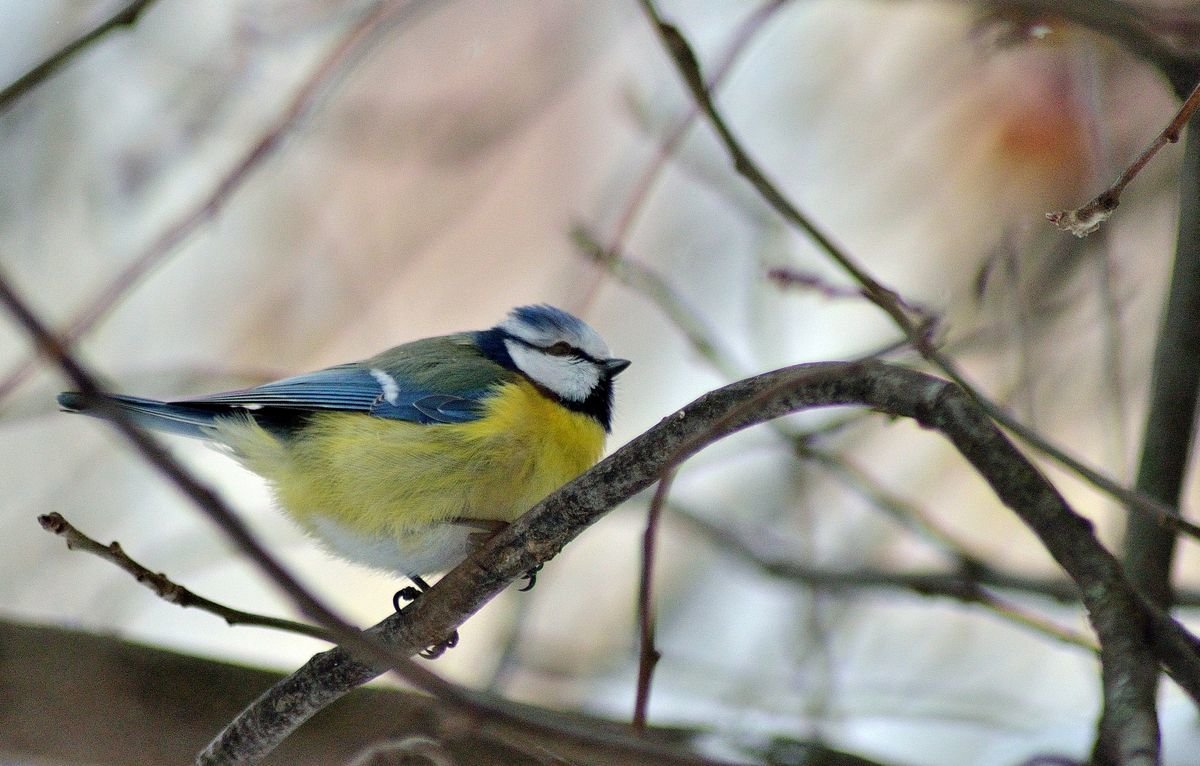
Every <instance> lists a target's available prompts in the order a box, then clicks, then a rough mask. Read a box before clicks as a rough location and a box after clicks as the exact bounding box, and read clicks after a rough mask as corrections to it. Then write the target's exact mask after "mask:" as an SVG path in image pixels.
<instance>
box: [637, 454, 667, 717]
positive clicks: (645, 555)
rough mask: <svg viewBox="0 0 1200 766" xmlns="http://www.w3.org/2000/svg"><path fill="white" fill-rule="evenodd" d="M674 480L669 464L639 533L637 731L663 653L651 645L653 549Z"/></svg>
mask: <svg viewBox="0 0 1200 766" xmlns="http://www.w3.org/2000/svg"><path fill="white" fill-rule="evenodd" d="M674 480H675V470H674V466H672V465H671V464H668V465H667V466H666V467H664V469H663V473H662V477H661V478H659V480H658V486H657V487H655V488H654V497H653V499H651V501H650V508H649V510H648V511H647V513H646V529H645V531H644V532H642V566H641V581H640V582H639V585H638V635H639V641H638V646H639V649H638V676H637V691H636V694H635V699H634V705H633V730H634V731H636V732H638V733H639V734H641V733H643V732H645V731H646V718H647V714H648V710H649V707H650V682H651V680H652V679H653V677H654V668H655V666H656V665H658V661H659V660H660V659H662V653H661V652H659V651H658V649H657V647H655V645H654V604H653V596H654V550H655V545H656V543H657V542H658V527H659V523H660V521H661V520H662V511H663V505H664V503H666V500H667V496H668V494H670V492H671V484H672V483H673V482H674Z"/></svg>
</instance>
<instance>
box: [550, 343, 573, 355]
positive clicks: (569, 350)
mask: <svg viewBox="0 0 1200 766" xmlns="http://www.w3.org/2000/svg"><path fill="white" fill-rule="evenodd" d="M546 353H547V354H549V355H550V356H570V355H571V354H573V353H575V348H574V347H573V346H572V345H571V344H570V343H567V342H566V341H565V340H560V341H559V342H557V343H555V344H554V345H552V346H548V347H547V348H546Z"/></svg>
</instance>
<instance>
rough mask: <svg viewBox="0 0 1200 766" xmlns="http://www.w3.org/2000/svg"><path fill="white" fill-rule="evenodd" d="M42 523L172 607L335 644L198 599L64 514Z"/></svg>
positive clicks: (295, 626)
mask: <svg viewBox="0 0 1200 766" xmlns="http://www.w3.org/2000/svg"><path fill="white" fill-rule="evenodd" d="M38 523H39V524H41V525H42V529H44V530H46V531H47V532H50V533H52V534H55V535H58V536H59V537H61V538H63V540H65V541H66V543H67V547H68V548H70V549H72V550H80V551H84V552H86V553H91V554H93V555H95V556H99V557H100V558H102V559H104V560H105V561H108V562H109V563H112V564H116V565H117V566H118V567H120V568H121V569H123V570H125V571H126V572H128V573H129V574H131V575H133V578H134V579H135V580H137V581H138V582H139V583H141V584H142V585H145V586H146V587H147V588H149V589H150V590H152V591H154V592H155V593H156V594H157V595H158V597H159V598H161V599H162V600H163V601H166V602H167V603H169V604H175V605H176V606H182V607H184V608H185V609H186V608H188V607H192V608H195V609H200V610H202V611H205V612H208V613H210V614H215V615H216V616H217V617H220V618H221V619H223V620H225V622H227V623H228V624H230V625H255V626H258V627H260V628H274V629H276V630H286V631H288V632H291V633H298V634H300V635H302V636H309V637H311V638H318V639H320V640H322V641H329V642H331V643H332V642H333V641H334V638H333V636H331V635H330V633H329V631H327V630H323V629H322V628H318V627H316V626H315V625H308V624H306V623H303V622H296V621H295V620H286V619H283V618H282V617H268V616H266V615H261V614H254V613H252V612H243V611H242V610H240V609H233V608H230V607H228V606H225V605H224V604H219V603H217V602H216V601H212V600H211V599H207V598H204V597H203V596H199V595H196V594H195V593H193V592H192V591H190V590H188V589H187V588H185V587H183V586H182V585H179V584H178V583H176V582H173V581H172V580H171V579H170V578H168V577H167V576H166V575H165V574H162V573H160V572H152V571H150V570H149V569H147V568H146V567H144V566H142V565H141V564H139V563H138V562H136V561H134V560H133V559H132V558H130V557H129V555H128V554H126V553H125V551H124V549H123V548H122V547H121V544H120V543H118V542H111V543H109V544H108V545H104V544H103V543H100V542H97V541H96V540H93V539H92V538H90V537H88V536H87V535H85V534H84V533H82V532H80V531H79V530H78V529H77V528H76V527H75V526H74V525H72V524H71V522H69V521H67V520H66V519H65V518H63V516H62V514H59V513H48V514H45V515H44V516H38Z"/></svg>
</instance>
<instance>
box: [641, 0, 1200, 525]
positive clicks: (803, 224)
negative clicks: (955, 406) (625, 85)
mask: <svg viewBox="0 0 1200 766" xmlns="http://www.w3.org/2000/svg"><path fill="white" fill-rule="evenodd" d="M641 3H642V6H643V8H644V9H645V11H646V15H647V16H648V17H649V19H650V21H651V23H652V24H653V25H654V27H655V29H656V30H657V32H658V34H659V36H660V38H661V39H662V41H663V45H664V47H665V48H666V49H667V51H668V52H669V54H670V56H671V58H672V60H673V61H674V63H675V66H676V68H677V69H678V70H679V73H680V76H681V77H682V78H683V80H684V82H685V83H686V84H687V86H688V88H689V90H690V91H691V93H692V96H693V98H695V99H696V101H697V103H699V104H701V106H702V111H703V113H704V114H705V116H706V117H707V118H708V121H709V124H710V125H711V126H712V128H713V130H715V131H716V132H717V135H718V137H719V138H720V139H721V143H722V144H723V145H724V147H725V151H726V153H728V154H729V156H730V158H731V160H732V161H733V164H734V169H735V170H736V171H737V172H738V173H740V174H741V175H742V176H743V177H744V178H746V180H747V181H748V182H749V183H750V184H751V185H752V186H753V187H754V189H755V190H756V191H757V192H758V193H759V195H761V196H762V198H763V199H764V200H766V201H767V202H768V203H769V204H770V205H771V207H772V208H774V209H775V210H776V212H777V213H778V214H779V215H780V216H781V217H782V218H783V219H784V220H786V221H788V222H789V223H791V224H792V225H793V226H795V227H796V228H798V229H800V230H801V231H804V232H805V233H807V234H808V235H809V236H810V237H811V238H812V240H813V242H815V243H816V244H817V245H818V246H819V247H820V248H821V249H822V250H824V251H825V253H826V254H827V255H828V256H829V257H830V258H831V259H833V260H834V261H835V262H836V263H838V264H839V265H841V266H842V267H843V269H844V270H845V271H846V272H847V273H848V274H850V276H851V277H853V278H854V279H855V280H856V281H857V282H858V283H859V285H860V287H861V288H862V293H863V296H864V297H865V298H867V299H868V300H870V301H871V302H872V303H874V304H875V305H876V306H878V307H879V308H880V309H882V310H883V311H884V312H885V313H886V314H887V315H888V316H889V317H891V319H892V320H893V321H894V322H895V323H896V325H897V327H899V328H900V330H901V331H902V332H903V333H904V334H905V336H906V337H907V338H908V341H909V343H911V344H912V346H913V347H914V348H915V349H916V350H917V351H918V352H919V353H920V354H921V356H922V357H924V358H925V359H927V360H928V361H929V362H931V363H932V364H934V365H936V366H937V367H938V368H939V369H940V370H942V371H943V372H944V373H945V374H946V375H947V376H948V377H949V378H950V379H951V380H953V381H954V382H955V383H956V384H958V386H959V387H960V388H962V389H963V391H965V392H966V393H967V394H969V395H970V396H971V397H972V398H973V399H975V400H976V402H977V403H979V404H980V406H982V407H983V408H984V409H985V410H986V412H987V414H988V415H989V416H991V417H992V418H994V419H995V420H996V421H997V422H998V423H1000V424H1001V425H1003V426H1004V427H1005V428H1008V429H1009V430H1011V431H1013V432H1014V433H1016V434H1018V435H1019V436H1020V437H1021V438H1022V439H1023V440H1024V441H1026V442H1027V443H1029V444H1030V445H1032V446H1033V447H1034V448H1036V449H1037V450H1038V451H1039V452H1042V453H1043V454H1045V455H1047V456H1049V457H1050V458H1052V459H1053V460H1055V461H1057V462H1059V463H1061V464H1062V465H1064V466H1066V467H1067V468H1068V469H1070V470H1071V471H1073V472H1075V473H1076V474H1078V475H1079V476H1081V477H1083V478H1084V479H1085V480H1086V481H1088V482H1089V483H1091V484H1092V485H1094V486H1096V487H1097V488H1099V489H1101V490H1102V491H1104V492H1106V493H1108V494H1109V495H1111V496H1112V497H1115V498H1117V499H1118V500H1120V501H1121V502H1122V503H1125V504H1126V505H1127V506H1128V507H1129V508H1130V509H1133V510H1136V511H1137V512H1139V513H1145V514H1148V515H1150V516H1151V517H1153V518H1154V519H1155V521H1156V522H1157V523H1159V524H1163V525H1164V526H1168V527H1170V528H1171V529H1174V530H1176V531H1178V532H1181V533H1184V534H1187V535H1189V536H1191V537H1193V538H1195V539H1200V525H1196V524H1193V523H1191V522H1189V521H1188V520H1186V519H1184V518H1183V517H1182V515H1181V514H1180V513H1179V511H1178V510H1177V509H1175V508H1173V507H1171V506H1169V505H1167V504H1165V503H1163V502H1161V501H1159V500H1157V499H1155V498H1152V497H1147V496H1146V495H1145V494H1143V493H1140V492H1134V491H1131V490H1128V489H1126V488H1124V487H1122V486H1121V485H1120V484H1119V483H1118V482H1116V481H1113V480H1112V479H1110V478H1108V477H1107V476H1104V475H1103V474H1102V473H1101V472H1099V471H1097V470H1095V469H1093V468H1091V467H1089V466H1087V465H1085V464H1084V463H1083V462H1081V461H1079V460H1077V459H1075V458H1074V457H1072V456H1071V455H1069V454H1067V453H1066V452H1065V451H1064V450H1062V449H1060V448H1059V447H1057V446H1056V445H1054V444H1052V443H1051V442H1050V441H1048V440H1047V439H1045V438H1044V437H1042V436H1041V435H1040V434H1038V433H1037V432H1036V431H1034V430H1033V429H1031V428H1029V427H1028V426H1025V425H1024V424H1023V423H1021V422H1020V421H1018V420H1017V419H1016V418H1014V417H1012V415H1011V414H1009V413H1008V412H1006V411H1005V410H1004V409H1003V408H1002V407H999V406H998V405H996V404H994V403H992V402H991V401H990V400H989V399H988V398H987V397H986V396H984V395H983V393H982V392H980V391H978V390H976V389H975V387H974V386H972V385H971V383H970V381H968V380H967V379H966V378H965V377H964V376H963V375H962V373H960V372H959V371H958V367H957V365H956V364H955V363H954V362H953V361H952V360H951V359H950V358H949V357H947V356H946V355H945V354H943V353H942V352H941V351H940V350H939V349H938V348H936V347H935V346H934V344H933V343H932V342H931V340H930V335H931V333H932V331H933V330H934V328H935V325H936V318H935V317H934V316H932V315H929V314H927V313H925V312H924V311H921V310H919V309H914V308H912V307H909V306H908V305H907V304H905V303H904V302H903V301H902V299H900V298H899V296H898V295H897V294H896V293H895V292H894V291H893V290H891V289H890V288H887V287H885V286H883V285H882V284H881V283H880V282H878V281H877V280H875V279H874V278H873V277H872V276H871V275H870V274H869V273H867V272H866V271H865V269H864V268H863V267H861V266H860V265H859V264H858V263H857V262H856V261H854V260H853V259H852V258H851V257H850V255H849V254H848V253H847V252H846V251H845V250H844V249H843V248H842V247H840V246H839V245H838V244H837V243H836V242H835V241H834V240H833V239H832V238H831V237H830V236H828V235H827V234H826V233H825V232H824V231H822V230H821V229H820V228H818V227H817V226H816V225H814V224H813V222H812V221H811V220H809V218H808V217H807V216H806V215H805V214H804V213H803V212H802V211H800V210H799V209H798V208H797V207H796V205H795V204H794V203H792V202H791V201H790V200H789V199H788V198H787V196H786V195H785V194H784V193H783V192H782V191H781V190H780V189H779V188H778V187H777V186H775V184H774V183H773V182H772V181H771V180H770V179H769V178H768V177H767V175H766V174H765V172H763V171H762V170H761V169H759V168H758V166H757V165H756V164H755V162H754V160H753V159H752V158H751V157H750V155H749V154H748V153H747V152H746V150H745V149H744V148H742V146H741V144H740V143H739V141H738V139H737V137H736V136H735V135H734V134H733V132H732V131H731V130H730V128H729V127H728V126H727V124H726V123H725V120H724V118H723V117H722V116H721V114H720V112H719V111H718V110H717V108H716V105H715V104H714V103H713V100H712V98H711V97H710V95H709V93H708V91H707V90H706V89H705V88H704V78H703V75H702V74H701V72H700V65H699V62H698V61H697V60H696V56H695V54H694V52H693V51H692V48H691V45H690V44H689V43H688V41H687V39H686V38H685V37H684V36H683V35H682V34H681V33H680V32H679V30H678V29H676V28H675V27H674V26H672V25H671V24H669V23H667V22H665V21H663V19H662V17H661V15H660V14H659V13H658V10H657V9H656V8H655V6H654V3H653V2H652V0H641ZM1109 4H1110V5H1111V4H1112V3H1109Z"/></svg>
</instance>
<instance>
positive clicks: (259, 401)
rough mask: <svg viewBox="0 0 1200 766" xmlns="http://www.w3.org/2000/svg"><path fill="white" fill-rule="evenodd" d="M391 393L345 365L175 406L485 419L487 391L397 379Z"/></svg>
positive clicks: (408, 418) (368, 372) (422, 418)
mask: <svg viewBox="0 0 1200 766" xmlns="http://www.w3.org/2000/svg"><path fill="white" fill-rule="evenodd" d="M393 379H394V380H395V381H396V387H395V389H394V390H392V391H391V392H387V391H385V390H384V386H383V384H382V383H381V382H380V381H379V379H378V378H376V376H375V374H373V373H372V371H371V370H370V369H368V368H366V367H363V366H362V365H360V364H344V365H340V366H338V367H330V368H328V369H324V370H318V371H317V372H310V373H307V374H304V375H297V376H295V377H292V378H285V379H283V380H279V381H276V382H274V383H267V384H265V385H262V386H256V387H255V388H247V389H243V390H240V391H228V392H225V393H220V394H213V395H211V396H204V397H199V398H196V399H188V400H184V401H177V402H172V404H176V405H180V406H184V407H186V406H188V405H203V406H213V405H217V406H222V405H223V406H228V407H231V408H245V409H246V410H248V414H250V415H251V416H253V415H254V413H255V411H256V410H260V409H268V408H269V409H278V410H294V411H299V412H327V411H332V412H363V413H366V414H369V415H374V416H375V417H381V418H391V419H393V420H406V421H410V422H413V423H425V424H430V423H465V422H468V421H471V420H475V419H476V418H478V417H479V416H480V414H481V405H480V400H481V399H482V398H483V397H485V396H486V395H487V393H488V392H487V390H486V389H485V390H479V391H465V392H462V391H460V392H457V393H455V394H453V395H451V394H441V393H436V392H433V391H429V390H426V389H424V388H418V387H415V386H413V385H411V384H410V383H408V382H407V381H405V380H403V379H402V378H401V379H396V378H394V376H393Z"/></svg>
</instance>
